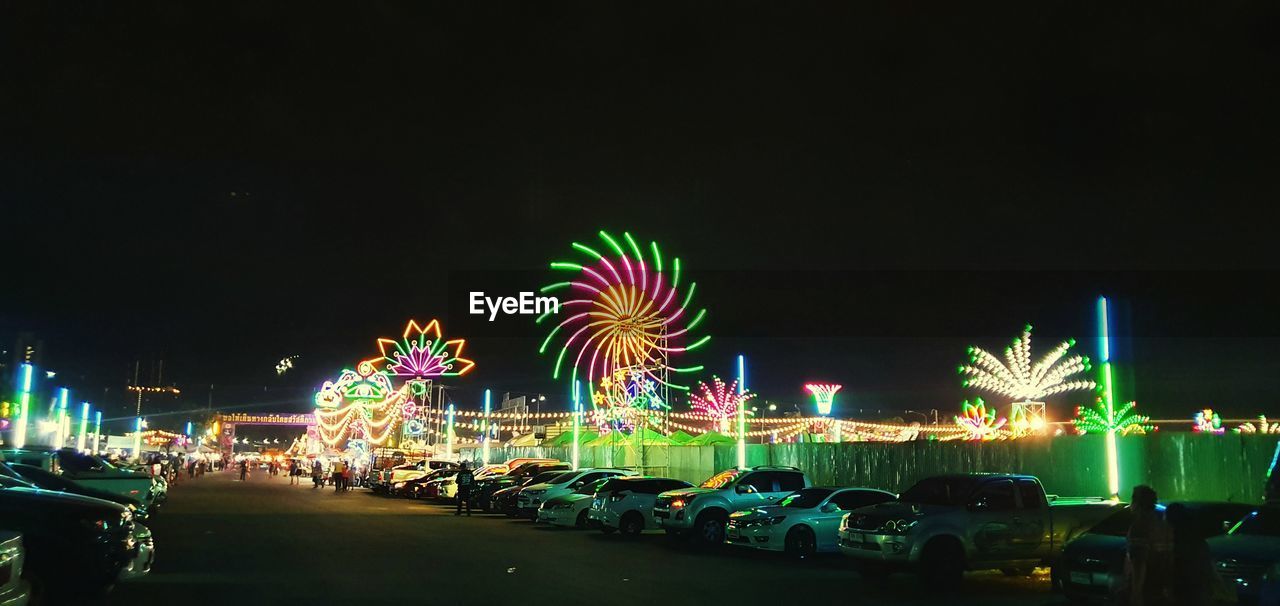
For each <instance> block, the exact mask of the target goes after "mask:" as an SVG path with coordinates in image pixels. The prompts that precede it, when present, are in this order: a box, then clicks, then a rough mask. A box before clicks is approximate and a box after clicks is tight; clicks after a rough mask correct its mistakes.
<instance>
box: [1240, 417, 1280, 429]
mask: <svg viewBox="0 0 1280 606" xmlns="http://www.w3.org/2000/svg"><path fill="white" fill-rule="evenodd" d="M1232 431H1234V432H1236V433H1266V434H1273V433H1280V423H1269V422H1267V416H1266V415H1259V416H1258V424H1257V425H1254V424H1253V423H1245V424H1244V425H1241V426H1239V427H1237V428H1235V429H1233V430H1232Z"/></svg>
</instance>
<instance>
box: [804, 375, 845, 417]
mask: <svg viewBox="0 0 1280 606" xmlns="http://www.w3.org/2000/svg"><path fill="white" fill-rule="evenodd" d="M841 387H843V385H836V384H835V383H805V385H804V388H805V389H806V390H808V392H809V393H811V394H813V403H814V405H815V406H817V409H818V414H819V415H821V416H824V417H825V416H827V415H830V414H831V406H832V404H834V403H835V400H836V392H837V391H840V388H841Z"/></svg>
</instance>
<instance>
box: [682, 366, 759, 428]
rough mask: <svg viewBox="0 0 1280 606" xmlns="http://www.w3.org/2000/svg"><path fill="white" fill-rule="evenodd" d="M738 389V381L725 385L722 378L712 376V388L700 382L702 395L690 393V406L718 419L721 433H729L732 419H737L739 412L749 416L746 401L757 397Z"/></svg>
mask: <svg viewBox="0 0 1280 606" xmlns="http://www.w3.org/2000/svg"><path fill="white" fill-rule="evenodd" d="M738 387H739V383H738V381H737V380H736V379H735V380H734V381H733V382H731V383H729V384H728V385H725V384H724V381H721V380H720V377H717V376H715V375H712V377H711V385H710V386H708V385H707V384H706V383H703V382H701V381H699V382H698V388H699V390H700V391H701V393H694V392H690V393H689V404H690V406H691V407H692V408H693V410H695V411H697V412H700V413H703V414H706V415H708V416H710V417H711V418H713V419H718V421H716V424H717V427H718V428H719V431H720V432H721V433H725V432H728V431H729V419H730V417H736V416H737V414H738V412H739V411H742V413H743V414H744V415H745V414H747V413H748V411H746V409H745V404H746V401H747V400H750V399H751V398H754V397H755V394H753V393H749V392H745V391H743V390H741V389H739V388H738Z"/></svg>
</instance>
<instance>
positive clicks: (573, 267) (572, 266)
mask: <svg viewBox="0 0 1280 606" xmlns="http://www.w3.org/2000/svg"><path fill="white" fill-rule="evenodd" d="M551 269H565V270H569V271H582V266H581V265H578V264H577V263H569V262H568V261H552V262H551Z"/></svg>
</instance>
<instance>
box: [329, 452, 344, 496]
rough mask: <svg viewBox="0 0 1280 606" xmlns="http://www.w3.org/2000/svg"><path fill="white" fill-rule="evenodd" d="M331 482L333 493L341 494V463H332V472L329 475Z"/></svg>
mask: <svg viewBox="0 0 1280 606" xmlns="http://www.w3.org/2000/svg"><path fill="white" fill-rule="evenodd" d="M331 478H332V481H333V491H334V492H342V461H340V460H339V461H334V462H333V471H332V475H331Z"/></svg>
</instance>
